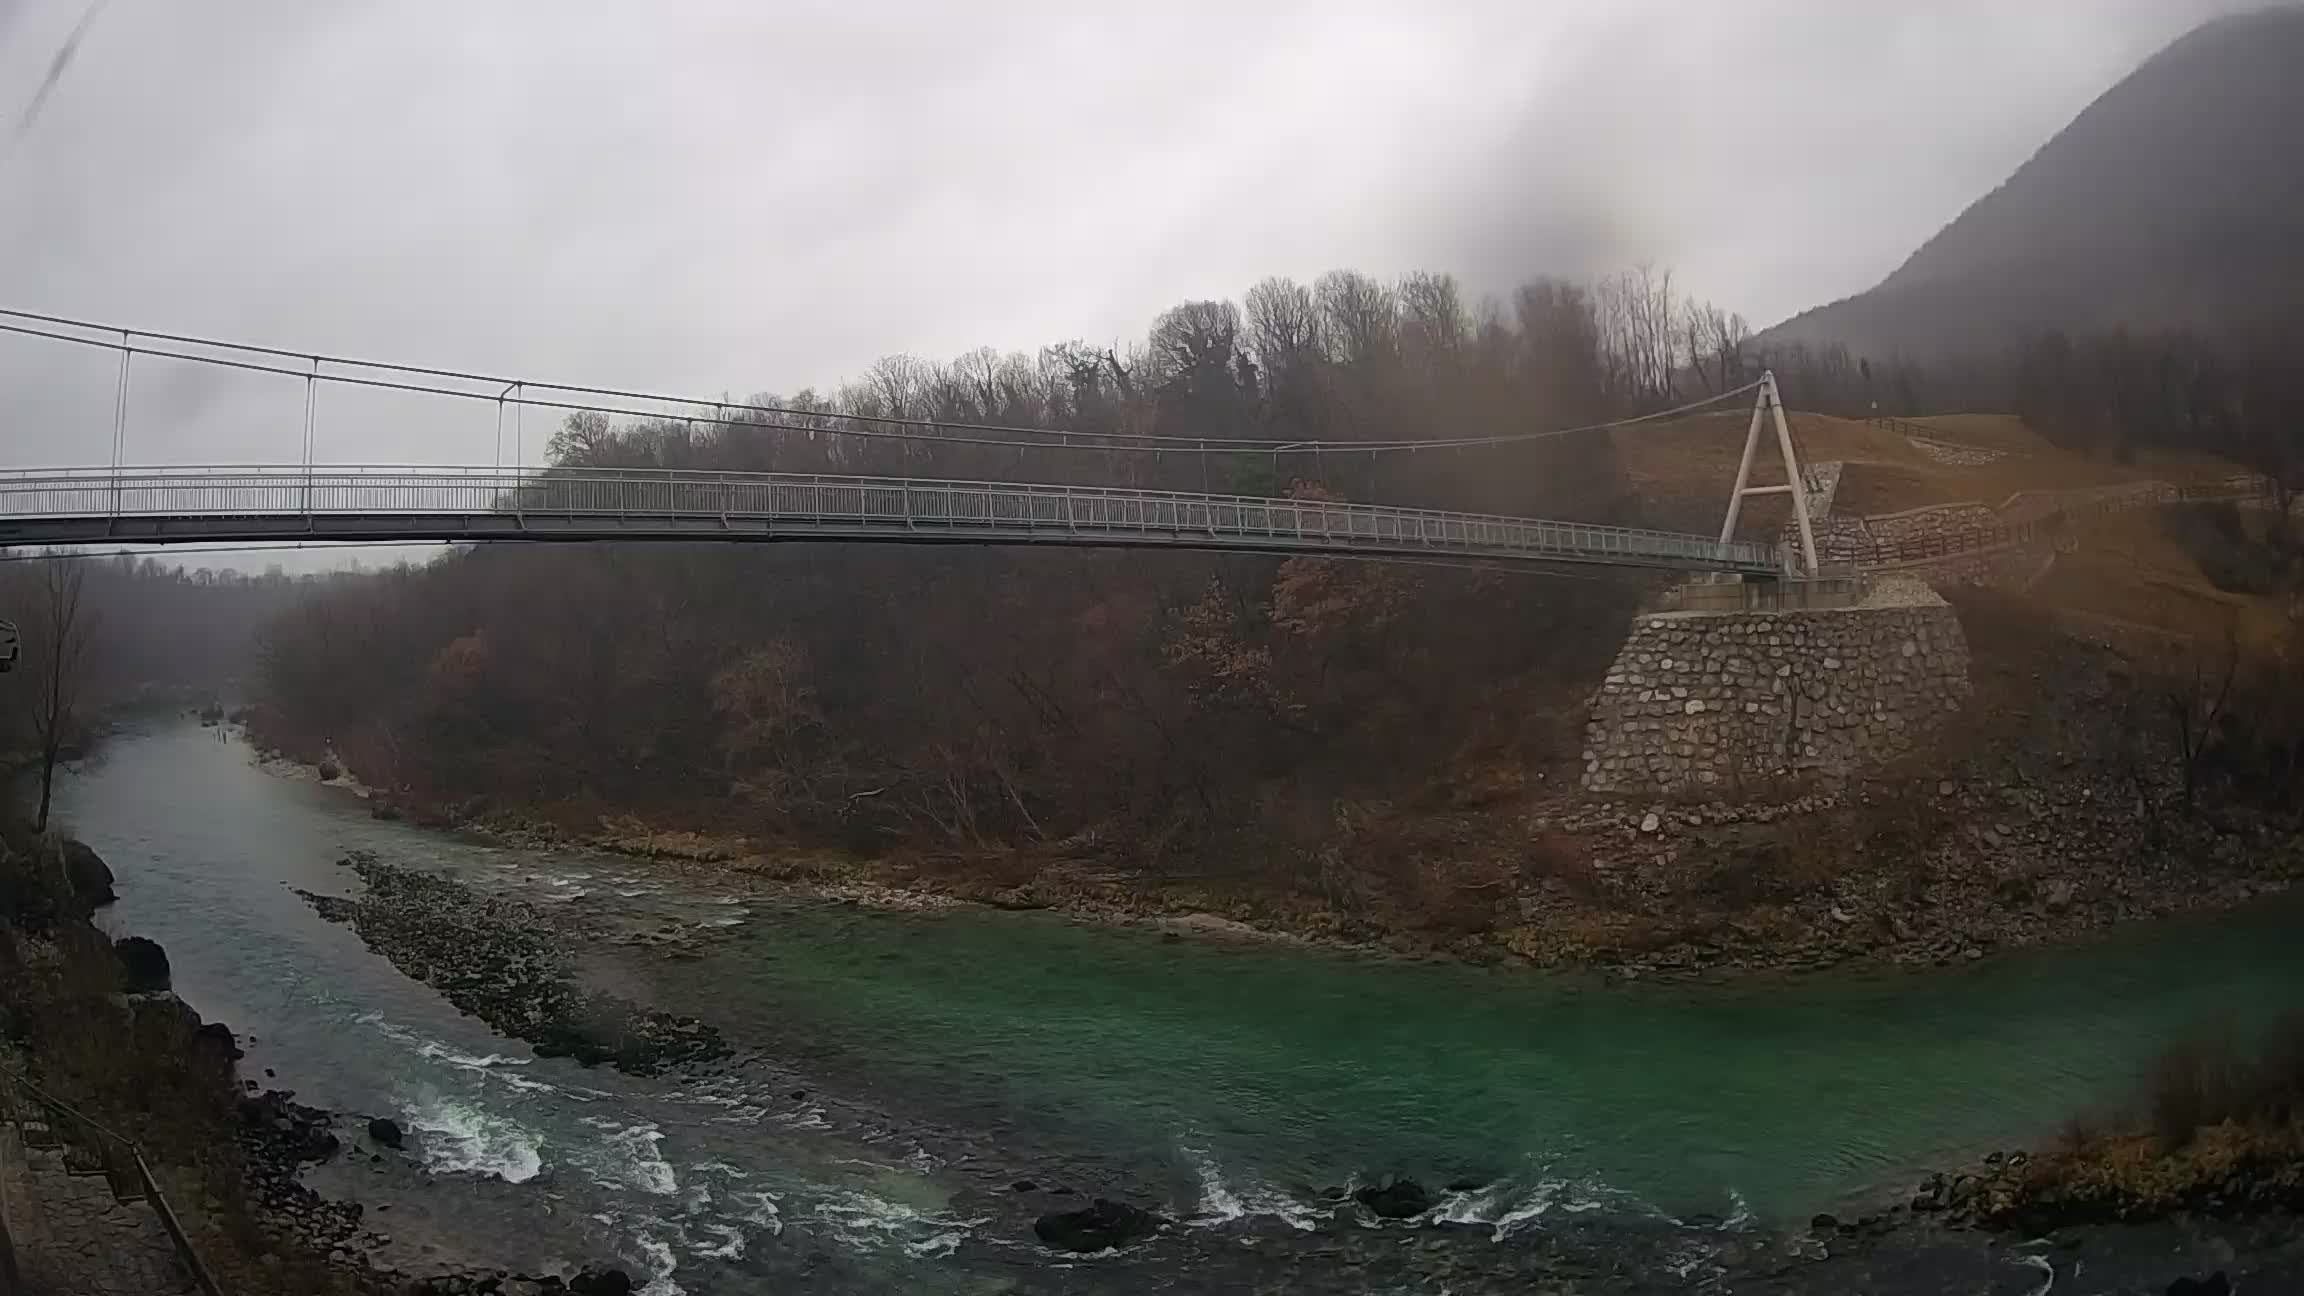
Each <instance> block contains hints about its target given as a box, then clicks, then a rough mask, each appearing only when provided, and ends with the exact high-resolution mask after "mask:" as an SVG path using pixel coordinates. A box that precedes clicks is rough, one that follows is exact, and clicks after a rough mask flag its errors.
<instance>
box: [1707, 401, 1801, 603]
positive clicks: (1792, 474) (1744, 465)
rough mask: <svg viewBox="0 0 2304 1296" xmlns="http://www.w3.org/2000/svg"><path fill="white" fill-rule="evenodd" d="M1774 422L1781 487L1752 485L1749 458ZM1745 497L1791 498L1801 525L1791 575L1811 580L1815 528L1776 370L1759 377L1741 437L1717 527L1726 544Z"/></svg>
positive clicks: (1732, 533)
mask: <svg viewBox="0 0 2304 1296" xmlns="http://www.w3.org/2000/svg"><path fill="white" fill-rule="evenodd" d="M1771 419H1772V420H1773V421H1774V422H1775V425H1776V450H1777V453H1779V454H1781V455H1782V456H1783V457H1784V483H1785V484H1784V485H1782V486H1754V485H1752V484H1751V483H1752V456H1753V455H1755V454H1757V453H1758V452H1759V449H1760V426H1761V424H1762V423H1763V422H1765V421H1769V420H1771ZM1747 495H1789V496H1791V497H1792V517H1793V518H1794V520H1795V521H1797V522H1798V523H1799V525H1800V563H1799V570H1798V571H1796V572H1794V573H1793V574H1794V575H1798V576H1806V577H1809V578H1811V579H1813V578H1814V577H1815V576H1816V574H1817V563H1816V529H1815V527H1814V526H1813V525H1812V524H1811V523H1810V521H1809V519H1808V490H1807V482H1806V479H1805V478H1803V477H1802V476H1801V475H1800V456H1799V455H1798V454H1797V453H1795V452H1794V451H1793V449H1792V429H1791V428H1790V426H1788V425H1787V424H1786V423H1785V422H1784V402H1783V400H1782V399H1781V398H1779V397H1778V395H1777V394H1776V371H1775V370H1773V369H1771V370H1769V371H1767V372H1766V373H1763V374H1761V375H1760V397H1759V399H1758V400H1757V401H1755V402H1754V403H1753V406H1752V426H1751V429H1750V430H1749V431H1747V432H1746V433H1745V434H1744V457H1743V459H1742V460H1741V461H1740V462H1738V463H1737V465H1736V485H1735V488H1734V489H1732V490H1730V491H1729V492H1728V517H1727V520H1726V521H1724V522H1722V523H1721V524H1720V542H1721V543H1722V544H1726V543H1727V542H1728V541H1730V540H1733V539H1735V537H1736V519H1737V518H1738V517H1739V516H1740V515H1741V514H1742V513H1743V512H1744V497H1745V496H1747Z"/></svg>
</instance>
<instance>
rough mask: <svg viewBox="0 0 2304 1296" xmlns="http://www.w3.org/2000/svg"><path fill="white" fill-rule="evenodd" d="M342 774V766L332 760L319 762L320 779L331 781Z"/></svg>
mask: <svg viewBox="0 0 2304 1296" xmlns="http://www.w3.org/2000/svg"><path fill="white" fill-rule="evenodd" d="M343 774H344V767H343V766H341V765H339V764H337V763H336V762H334V761H332V760H324V761H322V762H320V781H321V782H323V783H333V782H335V781H336V780H337V779H338V778H340V777H342V776H343Z"/></svg>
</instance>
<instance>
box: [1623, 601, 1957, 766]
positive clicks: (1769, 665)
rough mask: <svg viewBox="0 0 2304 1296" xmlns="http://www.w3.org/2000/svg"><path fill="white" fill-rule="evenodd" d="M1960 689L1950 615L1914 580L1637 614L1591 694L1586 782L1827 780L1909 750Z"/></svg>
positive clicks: (1949, 709) (1950, 707)
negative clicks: (1753, 603)
mask: <svg viewBox="0 0 2304 1296" xmlns="http://www.w3.org/2000/svg"><path fill="white" fill-rule="evenodd" d="M1968 695H1969V680H1968V643H1967V639H1966V637H1965V636H1964V635H1962V633H1961V631H1960V620H1959V617H1958V616H1956V615H1955V614H1954V613H1953V611H1952V609H1951V607H1950V606H1949V605H1947V604H1946V603H1945V602H1944V601H1943V600H1942V599H1940V598H1937V597H1936V596H1935V595H1934V594H1933V593H1931V592H1929V591H1928V590H1927V589H1926V587H1925V586H1920V585H1917V584H1916V583H1911V582H1896V583H1894V585H1893V586H1892V587H1885V588H1883V589H1882V590H1880V591H1876V592H1874V593H1873V594H1871V595H1869V596H1867V597H1865V598H1864V599H1863V600H1862V601H1860V602H1857V603H1855V604H1854V605H1853V606H1845V607H1821V608H1818V607H1811V608H1800V609H1797V610H1782V611H1751V610H1741V609H1740V610H1733V611H1673V612H1654V613H1649V614H1647V615H1644V616H1640V617H1637V618H1635V619H1634V621H1633V623H1632V633H1631V636H1630V638H1628V639H1627V640H1626V641H1625V644H1624V647H1623V649H1622V651H1620V652H1619V653H1618V654H1617V656H1616V661H1615V664H1614V665H1612V666H1610V667H1609V669H1608V675H1607V678H1606V679H1605V680H1603V681H1602V682H1601V685H1600V688H1599V690H1598V691H1597V692H1595V693H1594V694H1593V697H1592V711H1591V719H1590V722H1589V724H1588V725H1587V727H1586V735H1585V750H1584V786H1585V788H1586V789H1587V790H1589V791H1592V792H1598V793H1605V794H1614V795H1627V796H1654V795H1690V794H1693V795H1698V796H1730V795H1736V794H1739V793H1742V792H1749V791H1753V790H1757V789H1760V788H1764V787H1765V786H1766V785H1767V784H1769V783H1772V782H1776V781H1780V780H1786V779H1795V778H1822V779H1826V780H1837V779H1840V778H1844V777H1846V776H1848V775H1850V774H1852V773H1855V772H1856V771H1858V770H1859V769H1862V768H1863V767H1865V766H1867V765H1871V764H1874V763H1876V762H1879V761H1883V760H1887V759H1890V758H1892V757H1894V756H1896V755H1897V754H1899V753H1901V752H1903V751H1905V750H1907V749H1909V748H1910V747H1911V746H1912V745H1913V744H1914V743H1916V742H1918V741H1920V740H1921V739H1922V738H1924V737H1925V736H1926V735H1927V734H1928V733H1930V732H1931V731H1933V730H1934V729H1935V728H1936V727H1937V726H1938V725H1940V724H1942V723H1943V721H1944V719H1945V718H1946V717H1947V716H1948V715H1950V714H1951V713H1953V712H1955V711H1957V710H1959V708H1960V706H1961V704H1962V703H1963V702H1964V701H1966V699H1967V697H1968Z"/></svg>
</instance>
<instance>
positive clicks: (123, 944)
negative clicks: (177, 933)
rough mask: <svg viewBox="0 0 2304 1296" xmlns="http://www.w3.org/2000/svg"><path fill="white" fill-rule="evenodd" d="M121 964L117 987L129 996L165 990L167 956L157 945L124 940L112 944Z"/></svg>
mask: <svg viewBox="0 0 2304 1296" xmlns="http://www.w3.org/2000/svg"><path fill="white" fill-rule="evenodd" d="M112 953H113V954H114V955H115V956H116V957H118V958H119V960H120V985H121V988H122V989H124V990H126V991H127V992H128V993H130V994H149V993H152V992H155V991H160V990H166V989H167V988H168V984H169V982H168V952H167V951H166V950H164V949H161V948H160V944H159V942H157V941H150V940H146V939H144V938H143V937H142V936H123V937H121V938H120V939H119V940H116V941H114V942H112Z"/></svg>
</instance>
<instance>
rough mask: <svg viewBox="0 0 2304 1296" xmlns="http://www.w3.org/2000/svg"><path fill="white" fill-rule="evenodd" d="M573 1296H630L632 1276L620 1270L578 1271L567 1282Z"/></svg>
mask: <svg viewBox="0 0 2304 1296" xmlns="http://www.w3.org/2000/svg"><path fill="white" fill-rule="evenodd" d="M568 1290H569V1291H570V1292H571V1293H573V1294H574V1296H631V1293H632V1276H631V1275H630V1274H627V1273H625V1272H624V1271H623V1270H621V1269H591V1268H586V1269H582V1270H579V1271H578V1272H577V1274H576V1276H575V1277H573V1278H571V1279H569V1280H568Z"/></svg>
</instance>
